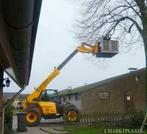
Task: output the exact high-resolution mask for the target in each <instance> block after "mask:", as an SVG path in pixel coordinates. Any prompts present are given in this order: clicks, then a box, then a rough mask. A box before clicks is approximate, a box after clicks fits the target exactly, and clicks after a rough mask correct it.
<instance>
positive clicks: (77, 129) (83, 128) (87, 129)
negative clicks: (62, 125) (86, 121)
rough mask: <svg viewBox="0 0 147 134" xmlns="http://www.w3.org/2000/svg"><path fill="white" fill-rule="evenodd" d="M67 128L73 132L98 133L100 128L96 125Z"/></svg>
mask: <svg viewBox="0 0 147 134" xmlns="http://www.w3.org/2000/svg"><path fill="white" fill-rule="evenodd" d="M67 130H68V131H70V133H71V134H97V133H98V130H99V129H98V128H97V127H96V126H68V127H67Z"/></svg>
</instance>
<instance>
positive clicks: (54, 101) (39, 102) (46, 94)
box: [23, 40, 117, 126]
mask: <svg viewBox="0 0 147 134" xmlns="http://www.w3.org/2000/svg"><path fill="white" fill-rule="evenodd" d="M108 41H109V40H108ZM109 42H110V41H109ZM109 44H110V43H109ZM102 49H103V48H102V46H101V45H100V42H99V43H98V42H97V43H95V44H94V45H93V46H91V45H89V44H86V43H82V44H81V45H80V46H78V47H77V49H76V50H74V51H73V52H72V53H71V54H70V55H69V56H68V57H67V58H66V59H65V60H64V61H63V62H62V63H61V64H60V65H59V66H58V67H55V68H54V70H53V71H52V72H51V74H49V76H48V77H47V78H46V79H45V80H44V81H43V82H42V83H41V84H40V85H39V86H38V88H36V89H35V90H34V91H33V93H32V94H30V95H29V96H28V97H27V98H26V99H25V100H24V103H23V109H24V110H25V111H26V112H27V114H26V122H27V125H28V126H36V125H38V124H39V123H40V120H41V117H43V118H45V119H51V118H59V117H64V119H65V120H66V121H68V122H76V121H78V115H79V111H78V109H77V108H76V107H75V106H74V105H72V104H69V103H67V104H62V103H61V101H60V98H59V96H58V92H57V90H53V89H46V88H47V85H48V84H49V83H50V82H51V81H52V80H53V79H54V78H55V77H56V76H57V75H58V74H59V73H60V70H61V69H62V68H63V67H64V66H65V65H66V64H67V63H68V62H69V61H70V60H71V59H72V58H73V57H74V56H75V55H76V54H77V53H78V52H81V53H89V54H93V55H96V56H97V57H112V56H113V55H115V54H117V51H112V50H111V52H110V50H109V52H105V51H104V52H102V51H103V50H102Z"/></svg>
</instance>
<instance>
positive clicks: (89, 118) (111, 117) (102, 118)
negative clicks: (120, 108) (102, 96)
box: [79, 113, 144, 126]
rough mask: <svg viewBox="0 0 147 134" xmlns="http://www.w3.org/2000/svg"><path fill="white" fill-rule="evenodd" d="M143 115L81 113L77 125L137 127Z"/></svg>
mask: <svg viewBox="0 0 147 134" xmlns="http://www.w3.org/2000/svg"><path fill="white" fill-rule="evenodd" d="M143 116H144V115H143V113H129V114H119V113H114V114H101V115H100V114H97V113H91V114H87V113H82V114H80V115H79V123H80V124H84V125H91V124H101V125H121V126H122V125H123V126H124V125H128V124H134V125H138V124H140V123H141V122H142V120H143Z"/></svg>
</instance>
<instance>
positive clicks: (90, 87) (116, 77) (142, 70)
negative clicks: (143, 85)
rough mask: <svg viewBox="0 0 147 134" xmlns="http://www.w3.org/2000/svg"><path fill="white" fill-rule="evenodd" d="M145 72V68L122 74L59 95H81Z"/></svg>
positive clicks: (65, 90)
mask: <svg viewBox="0 0 147 134" xmlns="http://www.w3.org/2000/svg"><path fill="white" fill-rule="evenodd" d="M144 71H145V68H143V69H140V70H137V71H132V72H129V73H126V74H122V75H119V76H115V77H112V78H109V79H105V80H102V81H98V82H95V83H91V84H88V85H84V86H80V87H76V88H73V89H64V90H62V91H60V92H59V95H60V96H62V95H68V94H75V93H81V92H84V91H87V90H90V89H93V88H95V87H99V86H102V85H104V84H107V83H109V82H112V81H114V80H117V79H121V78H124V77H128V76H133V75H137V74H140V73H141V72H144Z"/></svg>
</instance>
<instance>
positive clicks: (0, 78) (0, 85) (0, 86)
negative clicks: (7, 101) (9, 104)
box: [0, 67, 3, 134]
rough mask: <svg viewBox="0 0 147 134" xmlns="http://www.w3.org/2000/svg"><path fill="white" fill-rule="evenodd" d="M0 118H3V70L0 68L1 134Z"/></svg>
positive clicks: (0, 128) (0, 130) (0, 132)
mask: <svg viewBox="0 0 147 134" xmlns="http://www.w3.org/2000/svg"><path fill="white" fill-rule="evenodd" d="M2 116H3V69H2V68H1V67H0V134H2V130H3V128H2V126H3V125H2Z"/></svg>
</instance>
